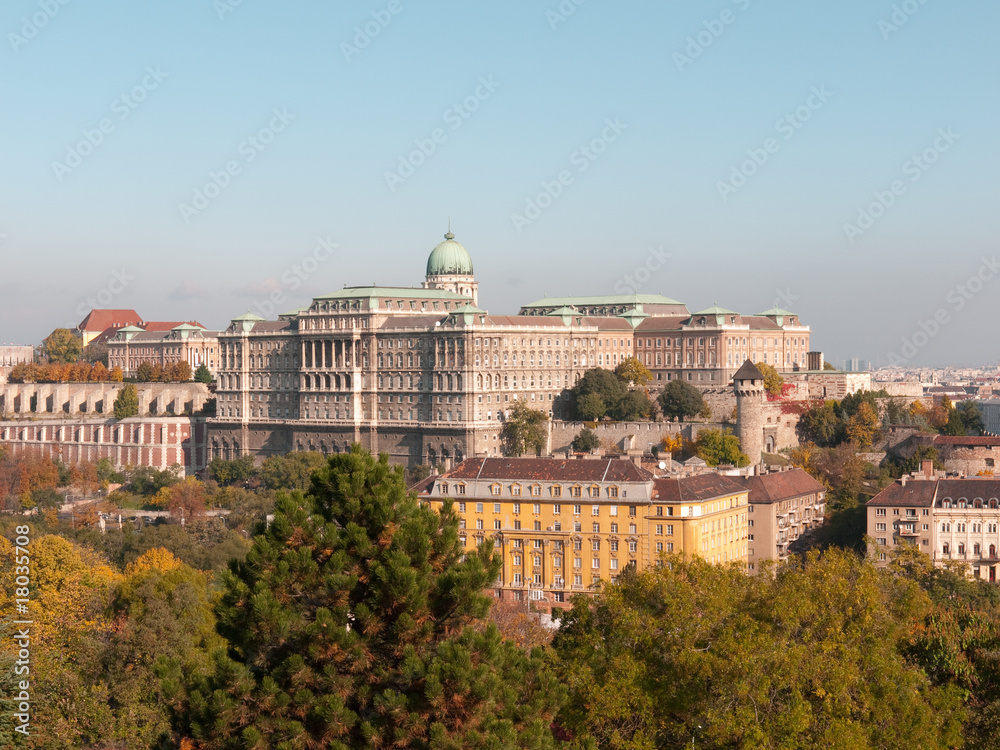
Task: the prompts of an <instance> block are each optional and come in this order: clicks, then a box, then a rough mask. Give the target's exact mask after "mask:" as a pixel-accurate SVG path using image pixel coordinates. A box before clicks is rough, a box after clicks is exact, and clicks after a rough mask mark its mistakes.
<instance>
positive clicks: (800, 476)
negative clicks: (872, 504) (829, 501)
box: [734, 468, 826, 570]
mask: <svg viewBox="0 0 1000 750" xmlns="http://www.w3.org/2000/svg"><path fill="white" fill-rule="evenodd" d="M734 479H736V481H739V482H741V483H742V484H743V486H744V487H745V488H746V489H747V491H748V492H749V504H750V505H749V514H750V515H749V518H750V529H749V535H750V536H749V550H748V553H747V566H748V568H749V569H750V570H759V569H760V564H761V563H762V562H764V561H765V560H773V561H775V562H785V561H786V560H787V559H788V554H789V547H790V546H791V545H792V544H793V543H794V542H795V541H796V540H797V539H799V538H800V537H801V536H803V535H804V534H807V533H809V532H810V531H812V530H814V529H816V528H818V527H819V526H820V525H821V524H822V523H823V519H824V517H825V515H826V487H824V486H823V485H822V484H820V483H819V482H817V481H816V480H815V479H813V478H812V477H811V476H809V475H808V474H807V473H806V472H805V471H803V470H802V469H798V468H796V469H787V470H784V471H777V472H772V473H768V474H762V475H758V476H740V477H734Z"/></svg>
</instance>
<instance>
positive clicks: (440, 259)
mask: <svg viewBox="0 0 1000 750" xmlns="http://www.w3.org/2000/svg"><path fill="white" fill-rule="evenodd" d="M445 274H449V275H461V276H472V257H471V256H470V255H469V251H468V250H466V249H465V248H464V247H462V244H461V243H460V242H455V235H453V234H452V233H451V232H448V234H446V235H445V236H444V242H442V243H441V244H440V245H438V246H437V247H435V248H434V249H433V250H431V254H430V257H429V258H427V275H428V276H440V275H445Z"/></svg>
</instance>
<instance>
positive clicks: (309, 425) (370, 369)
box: [210, 233, 808, 466]
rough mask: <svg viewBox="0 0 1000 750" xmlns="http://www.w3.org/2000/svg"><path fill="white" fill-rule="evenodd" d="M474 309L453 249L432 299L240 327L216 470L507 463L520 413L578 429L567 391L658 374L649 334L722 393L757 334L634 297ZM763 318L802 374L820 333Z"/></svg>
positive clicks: (443, 258)
mask: <svg viewBox="0 0 1000 750" xmlns="http://www.w3.org/2000/svg"><path fill="white" fill-rule="evenodd" d="M449 235H450V233H449ZM477 294H478V286H477V284H476V282H475V279H474V276H472V263H471V259H470V258H469V257H468V254H467V253H466V252H465V249H464V248H463V247H462V246H461V245H460V244H459V243H457V242H456V241H455V240H454V237H453V236H448V237H446V241H445V242H444V243H441V244H440V245H438V247H436V248H435V249H434V251H433V252H432V253H431V257H430V259H429V261H428V272H427V276H426V280H425V281H424V284H423V286H422V287H377V286H372V287H346V288H344V289H342V290H339V291H337V292H335V293H333V294H329V295H325V296H321V297H316V298H315V299H314V300H313V301H312V303H311V304H310V305H308V306H306V307H303V308H300V309H298V310H295V311H292V312H290V313H287V314H285V315H282V316H280V317H279V320H277V321H265V320H263V319H262V318H260V317H258V316H255V315H252V314H249V313H248V314H247V315H244V316H241V317H239V318H236V319H234V320H233V321H232V324H231V325H230V326H229V327H228V328H227V329H226V330H225V331H222V332H220V334H219V353H220V358H219V369H218V378H217V381H218V412H217V417H216V418H215V419H213V420H212V421H211V423H210V433H211V436H210V444H211V451H212V454H213V455H217V456H221V457H229V458H232V457H236V456H239V455H245V454H251V455H255V456H257V457H259V458H263V457H266V456H267V455H271V454H274V453H283V452H286V451H289V450H297V449H300V448H301V449H303V450H308V449H309V447H310V446H312V448H313V449H315V450H322V451H325V452H334V451H342V450H345V449H346V448H347V447H348V446H349V445H350V444H351V443H353V442H358V443H361V444H362V445H363V446H364V447H365V448H367V449H369V450H372V451H377V452H385V453H388V454H389V456H390V458H391V460H392V461H393V462H396V463H406V464H417V463H423V464H434V465H444V466H453V465H455V464H457V463H459V462H461V461H462V460H463V459H465V458H467V457H470V456H477V455H478V456H495V455H499V454H500V432H501V428H502V426H503V421H504V419H505V417H506V415H507V414H508V412H509V411H510V409H511V407H512V406H513V404H514V403H515V402H516V401H522V402H524V403H525V404H526V405H527V406H529V407H531V408H533V409H538V410H541V411H543V412H545V413H547V414H548V415H549V416H550V417H551V418H553V419H557V420H558V419H561V418H563V417H565V416H567V411H568V410H567V407H568V401H567V395H568V394H567V391H568V389H570V388H572V387H573V385H575V383H576V382H577V380H579V378H580V377H582V376H583V374H584V373H585V372H586V371H587V370H588V369H591V368H594V367H602V368H608V369H612V368H614V367H616V366H617V365H618V364H620V363H621V362H622V361H623V360H624V359H626V358H628V357H632V356H639V355H640V354H641V355H642V356H640V359H642V360H643V361H645V359H647V357H646V354H647V353H648V354H649V355H650V357H649V359H650V361H651V362H653V361H655V360H654V359H653V357H654V355H653V352H654V351H659V350H663V351H666V348H667V347H668V345H666V344H664V343H663V342H662V341H660V343H659V344H654V343H653V342H654V341H655V340H656V339H655V338H654V337H653V336H652V334H649V338H648V341H647V333H645V332H643V331H642V330H641V329H642V326H643V325H647V324H650V321H654V320H660V318H661V317H662V318H664V319H666V318H667V317H670V318H671V320H673V319H675V318H676V319H677V320H676V321H675V322H676V323H677V325H678V330H682V334H678V335H679V336H681V338H682V339H683V340H684V341H685V342H687V343H680V339H678V344H677V345H678V346H679V347H680V349H679V351H682V352H685V351H688V349H690V350H691V352H692V356H691V357H690V358H689V359H691V361H692V362H693V363H694V366H693V367H692V368H688V367H687V364H686V360H685V359H684V357H682V358H681V360H682V361H681V362H680V364H679V365H678V369H677V372H684V373H687V372H688V370H689V369H690V371H691V372H692V373H693V372H694V371H695V370H698V371H700V372H703V373H708V372H709V370H710V369H712V368H713V367H714V369H712V372H714V373H715V377H714V382H716V383H717V387H720V388H721V387H725V386H728V380H726V381H725V382H723V380H722V379H723V378H724V377H725V376H726V372H727V368H728V365H726V364H725V363H726V362H727V361H728V359H729V355H728V352H729V351H730V349H729V348H727V347H728V346H729V344H728V343H723V342H721V340H719V337H720V336H722V335H725V336H727V337H728V336H735V335H736V333H739V332H748V331H752V330H756V329H754V327H753V326H755V325H757V322H754V321H744V320H742V318H741V319H739V320H735V321H734V322H729V321H728V320H722V321H719V322H712V321H709V320H708V316H706V315H700V314H696V315H695V316H692V315H690V314H689V313H687V312H686V308H684V306H683V305H681V304H680V303H677V302H675V301H673V300H669V299H667V298H659V297H657V298H656V299H647V296H635V295H632V296H629V295H625V296H622V297H611V298H568V299H571V300H572V301H575V302H578V303H579V305H578V306H576V307H573V306H569V305H558V306H557V305H555V304H550V305H547V306H537V305H535V306H531V305H529V306H526V307H525V308H523V309H522V310H521V314H520V315H514V316H500V315H491V314H489V313H488V312H487V311H485V310H482V309H480V308H478V307H476V306H475V299H476V296H477ZM557 301H558V300H548V301H547V302H553V303H554V302H557ZM590 303H594V304H590ZM647 306H648V307H649V309H650V310H651V311H652V313H651V312H649V311H646V310H645V308H646V307H647ZM682 312H683V314H681V313H682ZM770 313H773V314H770ZM702 318H705V320H702ZM756 318H760V321H765V320H766V321H769V322H767V323H766V325H765V323H764V322H760V321H758V322H760V325H762V326H764V328H766V329H767V331H769V332H772V333H773V335H772V336H771V338H772V339H774V340H779V339H780V343H779V344H778V345H772V344H770V343H768V344H765V343H764V342H763V340H761V341H760V342H759V343H751V344H749V345H748V346H747V347H746V349H747V351H748V352H755V351H757V349H756V348H754V347H755V346H756V347H760V349H761V350H762V351H768V352H772V350H773V352H777V351H779V350H780V352H782V355H781V357H779V359H782V361H784V359H787V360H788V364H789V367H794V366H795V365H796V364H798V363H800V362H803V361H804V359H802V358H804V356H805V352H806V350H807V347H808V328H806V327H804V326H802V325H801V324H800V323H799V321H798V319H797V317H796V316H794V315H792V314H791V313H785V312H784V311H769V315H765V314H762V315H761V316H755V320H756ZM772 318H773V319H772ZM713 320H714V319H713ZM684 321H687V322H684ZM671 325H673V323H671ZM761 330H763V329H761ZM713 332H714V333H713ZM713 336H714V337H715V339H716V340H715V342H714V343H709V342H708V341H707V338H709V337H713ZM751 341H753V342H756V339H751ZM735 346H736V345H735V344H733V347H734V349H733V350H735ZM669 347H671V351H672V350H673V349H672V347H674V343H671V344H670V345H669ZM775 347H777V348H775ZM640 349H641V352H640ZM800 349H801V355H800ZM740 350H741V351H742V349H740ZM711 351H714V352H715V354H714V355H711V356H709V352H711ZM695 352H701V353H704V354H705V357H704V358H703V357H702V356H701V355H700V354H695ZM720 352H721V353H722V356H721V358H720ZM784 352H788V355H787V357H785V355H784ZM773 356H775V357H777V354H773ZM702 359H704V360H705V362H704V363H702V361H701V360H702ZM713 362H714V363H715V364H714V365H712V363H713ZM703 364H704V367H703V366H702V365H703ZM709 365H711V367H709ZM661 369H663V366H661ZM667 369H670V368H667ZM664 372H666V370H664ZM688 379H689V380H691V381H692V382H693V383H695V384H697V385H701V386H703V387H704V386H708V385H710V383H711V382H713V379H712V378H708V379H702V378H694V377H691V378H688ZM661 385H662V384H661ZM654 395H655V394H654ZM761 429H763V428H761Z"/></svg>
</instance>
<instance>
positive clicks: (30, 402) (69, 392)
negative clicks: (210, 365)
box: [0, 383, 210, 419]
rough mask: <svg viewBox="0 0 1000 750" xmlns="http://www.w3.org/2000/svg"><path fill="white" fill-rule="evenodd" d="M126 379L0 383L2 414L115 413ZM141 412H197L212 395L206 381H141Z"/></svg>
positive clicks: (70, 415) (72, 415) (49, 416)
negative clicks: (119, 380)
mask: <svg viewBox="0 0 1000 750" xmlns="http://www.w3.org/2000/svg"><path fill="white" fill-rule="evenodd" d="M123 387H124V385H123V384H122V383H7V384H5V385H3V386H2V387H0V417H3V418H6V419H24V418H31V419H68V418H75V417H79V416H80V415H96V414H100V415H106V416H107V415H112V414H113V413H114V403H115V399H116V398H118V394H119V393H120V392H121V390H122V388H123ZM136 387H137V389H138V391H139V415H140V416H147V415H148V416H163V415H168V414H193V413H197V412H198V411H200V410H201V408H202V407H203V406H204V405H205V402H206V401H207V400H208V399H209V398H210V394H209V391H208V386H206V385H205V384H204V383H138V384H136Z"/></svg>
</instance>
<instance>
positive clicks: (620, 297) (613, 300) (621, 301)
mask: <svg viewBox="0 0 1000 750" xmlns="http://www.w3.org/2000/svg"><path fill="white" fill-rule="evenodd" d="M683 304H684V303H683V302H678V301H677V300H675V299H670V298H669V297H664V296H663V295H662V294H610V295H605V296H599V297H545V298H544V299H540V300H536V301H534V302H529V303H528V304H527V305H522V307H523V308H530V307H569V306H576V307H595V306H597V305H633V306H634V305H683Z"/></svg>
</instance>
